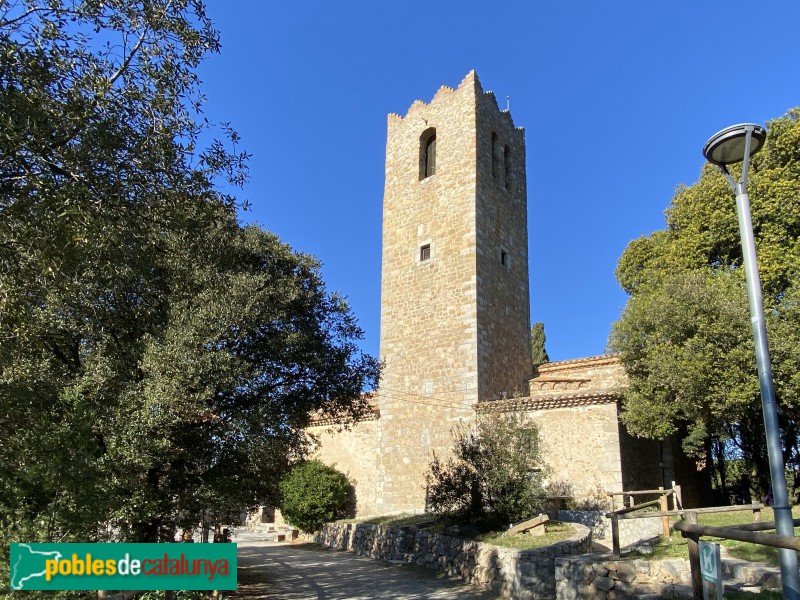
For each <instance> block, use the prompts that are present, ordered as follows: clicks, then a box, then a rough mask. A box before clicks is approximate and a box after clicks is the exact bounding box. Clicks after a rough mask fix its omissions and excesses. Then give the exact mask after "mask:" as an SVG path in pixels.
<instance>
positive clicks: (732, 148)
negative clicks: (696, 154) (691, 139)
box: [703, 123, 767, 167]
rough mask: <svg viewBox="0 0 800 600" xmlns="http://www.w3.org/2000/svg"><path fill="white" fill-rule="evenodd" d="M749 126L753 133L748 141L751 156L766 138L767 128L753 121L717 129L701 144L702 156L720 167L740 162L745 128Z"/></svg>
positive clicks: (745, 134)
mask: <svg viewBox="0 0 800 600" xmlns="http://www.w3.org/2000/svg"><path fill="white" fill-rule="evenodd" d="M751 128H752V132H753V135H752V137H751V141H750V156H753V154H755V153H756V152H758V151H759V150H760V149H761V147H762V146H763V145H764V141H765V140H766V139H767V130H766V129H764V128H763V127H761V125H756V124H755V123H740V124H739V125H732V126H730V127H726V128H725V129H723V130H722V131H718V132H717V133H715V134H714V135H713V136H712V137H711V139H710V140H708V141H707V142H706V145H705V146H703V156H705V157H706V160H707V161H708V162H710V163H713V164H715V165H719V166H722V167H724V166H725V165H730V164H733V163H737V162H742V161H743V160H744V152H745V150H744V149H745V139H746V138H747V130H748V129H751Z"/></svg>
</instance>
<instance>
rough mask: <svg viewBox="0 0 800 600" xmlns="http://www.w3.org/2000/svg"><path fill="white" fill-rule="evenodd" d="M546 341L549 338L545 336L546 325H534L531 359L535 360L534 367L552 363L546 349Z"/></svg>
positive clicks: (532, 329)
mask: <svg viewBox="0 0 800 600" xmlns="http://www.w3.org/2000/svg"><path fill="white" fill-rule="evenodd" d="M546 340H547V338H546V336H545V335H544V323H541V322H538V323H534V324H533V327H531V357H532V358H533V366H534V367H538V366H539V365H543V364H544V363H547V362H550V357H549V356H548V355H547V350H546V349H545V347H544V343H545V341H546Z"/></svg>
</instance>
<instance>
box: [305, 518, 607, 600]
mask: <svg viewBox="0 0 800 600" xmlns="http://www.w3.org/2000/svg"><path fill="white" fill-rule="evenodd" d="M573 527H574V528H575V530H576V532H575V535H573V536H572V537H570V538H569V539H566V540H563V541H561V542H558V543H556V544H553V545H552V546H546V547H544V548H537V549H535V550H514V549H512V548H500V547H498V546H492V545H490V544H485V543H482V542H475V541H471V540H464V539H461V538H457V537H453V536H449V535H442V534H438V533H431V532H429V531H420V530H419V529H417V528H416V527H388V526H384V525H367V524H362V523H359V524H336V523H329V524H326V525H324V526H323V528H322V530H321V531H320V532H318V533H316V534H314V537H313V541H314V542H315V543H317V544H322V545H324V546H328V547H329V548H335V549H338V550H350V551H352V552H355V553H356V554H358V555H360V556H368V557H370V558H376V559H380V560H388V561H397V562H405V563H414V564H417V565H421V566H424V567H427V568H429V569H435V570H437V571H442V572H444V573H447V574H448V575H450V576H457V577H460V578H461V579H462V580H464V581H467V582H470V583H473V584H476V585H479V586H481V587H483V588H485V589H487V590H490V591H491V592H493V593H495V594H499V595H501V596H502V597H503V598H514V599H519V600H528V599H544V598H553V597H554V596H555V594H556V574H555V561H556V560H557V559H558V558H561V557H565V556H576V555H579V554H583V553H585V552H587V551H588V550H589V549H590V547H591V545H592V536H591V531H590V530H589V528H588V527H585V526H583V525H581V524H573Z"/></svg>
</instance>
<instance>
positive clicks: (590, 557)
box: [555, 554, 691, 600]
mask: <svg viewBox="0 0 800 600" xmlns="http://www.w3.org/2000/svg"><path fill="white" fill-rule="evenodd" d="M555 577H556V582H557V584H556V597H557V598H559V600H579V599H580V600H583V599H587V600H588V599H595V598H597V599H600V600H603V599H608V600H611V599H616V600H619V599H625V598H636V597H639V596H640V595H644V594H653V593H654V594H669V593H670V589H671V588H672V586H675V585H686V584H691V575H690V572H689V561H688V560H686V559H682V558H672V559H667V560H652V561H651V560H609V558H608V555H605V559H604V558H603V555H597V554H587V555H584V556H578V557H566V558H561V559H557V560H556V564H555Z"/></svg>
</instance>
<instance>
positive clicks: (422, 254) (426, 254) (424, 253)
mask: <svg viewBox="0 0 800 600" xmlns="http://www.w3.org/2000/svg"><path fill="white" fill-rule="evenodd" d="M430 258H431V245H430V244H425V245H424V246H420V247H419V261H420V262H423V261H426V260H430Z"/></svg>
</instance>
